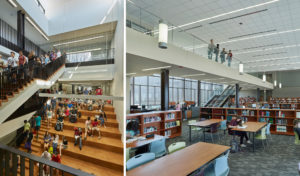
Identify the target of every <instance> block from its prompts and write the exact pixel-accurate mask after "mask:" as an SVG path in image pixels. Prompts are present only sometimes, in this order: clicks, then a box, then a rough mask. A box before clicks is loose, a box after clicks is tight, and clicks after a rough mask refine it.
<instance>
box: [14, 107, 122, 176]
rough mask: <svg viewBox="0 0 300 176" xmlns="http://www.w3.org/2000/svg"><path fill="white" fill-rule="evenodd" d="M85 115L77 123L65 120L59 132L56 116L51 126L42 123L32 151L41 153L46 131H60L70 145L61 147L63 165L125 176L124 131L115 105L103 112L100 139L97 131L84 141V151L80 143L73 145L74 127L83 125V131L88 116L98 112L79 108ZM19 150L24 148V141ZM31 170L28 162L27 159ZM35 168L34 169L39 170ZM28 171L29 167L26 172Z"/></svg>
mask: <svg viewBox="0 0 300 176" xmlns="http://www.w3.org/2000/svg"><path fill="white" fill-rule="evenodd" d="M79 111H81V113H82V117H81V118H80V119H78V121H77V123H70V122H69V121H68V120H67V119H65V121H64V130H63V131H56V130H54V126H55V123H56V119H52V124H51V127H49V128H47V123H46V122H42V126H41V130H40V132H39V139H38V141H37V139H36V138H34V140H33V143H32V154H34V155H37V156H41V154H42V152H43V148H42V146H41V141H43V136H44V134H45V132H46V131H49V133H51V134H59V136H60V140H62V136H65V137H66V138H67V140H68V148H67V149H62V164H65V165H67V166H70V167H73V168H76V169H80V170H82V171H85V172H88V173H92V174H94V175H97V176H108V175H111V176H118V175H123V143H122V141H121V133H120V131H119V129H118V127H119V124H118V122H117V120H116V115H115V113H114V108H113V107H112V106H107V105H106V106H105V108H104V111H105V113H106V114H107V122H106V128H104V127H101V128H100V131H101V138H100V139H98V135H97V134H96V133H95V134H94V137H89V136H88V137H87V140H83V147H82V150H80V149H79V146H78V145H77V146H74V131H73V129H74V127H81V128H82V130H83V132H84V130H85V129H84V128H85V120H86V119H87V117H88V116H90V117H91V119H94V115H95V114H98V113H99V112H96V111H84V110H79ZM83 137H84V135H83ZM60 142H61V141H60ZM20 150H23V151H25V149H24V144H23V145H22V146H21V147H20ZM26 166H27V169H28V166H29V163H28V161H27V162H26ZM37 169H38V168H37V167H35V171H37ZM26 172H28V170H27V171H26Z"/></svg>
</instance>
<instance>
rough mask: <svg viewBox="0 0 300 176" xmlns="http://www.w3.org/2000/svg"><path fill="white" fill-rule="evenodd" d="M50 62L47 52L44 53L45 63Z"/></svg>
mask: <svg viewBox="0 0 300 176" xmlns="http://www.w3.org/2000/svg"><path fill="white" fill-rule="evenodd" d="M49 62H50V58H49V54H45V65H47V64H48V63H49Z"/></svg>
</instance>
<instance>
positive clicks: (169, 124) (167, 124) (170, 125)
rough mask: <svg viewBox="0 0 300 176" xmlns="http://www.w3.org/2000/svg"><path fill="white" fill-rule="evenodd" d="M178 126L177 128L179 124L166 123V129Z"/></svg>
mask: <svg viewBox="0 0 300 176" xmlns="http://www.w3.org/2000/svg"><path fill="white" fill-rule="evenodd" d="M176 126H177V122H167V123H165V129H168V128H172V127H176Z"/></svg>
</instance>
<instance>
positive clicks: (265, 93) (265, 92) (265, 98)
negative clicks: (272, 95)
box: [264, 89, 267, 102]
mask: <svg viewBox="0 0 300 176" xmlns="http://www.w3.org/2000/svg"><path fill="white" fill-rule="evenodd" d="M266 101H267V90H266V89H265V90H264V102H266Z"/></svg>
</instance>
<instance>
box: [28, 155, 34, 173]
mask: <svg viewBox="0 0 300 176" xmlns="http://www.w3.org/2000/svg"><path fill="white" fill-rule="evenodd" d="M33 172H34V165H33V161H32V160H31V159H29V176H33Z"/></svg>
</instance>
